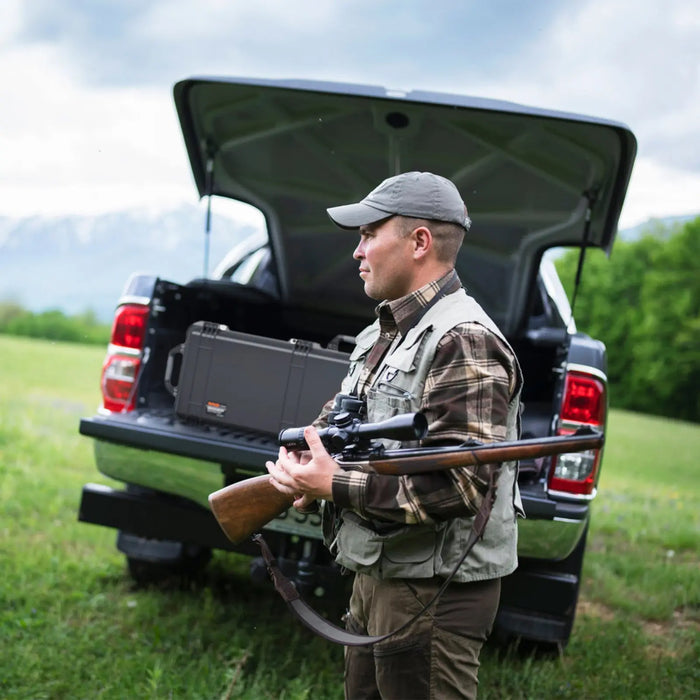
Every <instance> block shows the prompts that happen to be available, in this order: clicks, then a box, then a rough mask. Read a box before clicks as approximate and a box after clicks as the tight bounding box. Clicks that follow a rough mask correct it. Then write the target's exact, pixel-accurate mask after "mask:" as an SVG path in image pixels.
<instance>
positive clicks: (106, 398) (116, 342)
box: [101, 304, 148, 412]
mask: <svg viewBox="0 0 700 700" xmlns="http://www.w3.org/2000/svg"><path fill="white" fill-rule="evenodd" d="M147 322H148V306H146V305H144V304H124V305H123V306H120V307H119V308H118V309H117V312H116V314H115V315H114V323H113V324H112V336H111V339H110V343H109V348H108V349H107V356H106V357H105V361H104V364H103V365H102V382H101V388H102V405H103V407H104V408H105V409H106V410H108V411H117V412H123V411H131V410H133V409H134V407H135V406H136V387H137V384H136V382H137V379H138V375H139V370H140V368H141V359H142V354H143V346H144V339H145V337H146V324H147Z"/></svg>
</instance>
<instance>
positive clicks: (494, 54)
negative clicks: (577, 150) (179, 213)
mask: <svg viewBox="0 0 700 700" xmlns="http://www.w3.org/2000/svg"><path fill="white" fill-rule="evenodd" d="M0 71H1V72H2V75H3V81H2V83H0V102H2V104H3V109H2V110H0V152H2V153H3V158H2V159H1V160H0V187H1V188H2V192H3V197H2V198H0V200H2V202H0V206H1V207H2V208H3V211H8V209H9V208H14V210H15V211H20V210H23V211H34V210H36V209H38V208H43V209H45V210H48V209H51V210H56V209H58V210H60V211H70V210H76V207H89V208H91V210H97V209H99V208H114V207H118V206H119V204H120V202H122V203H124V204H132V203H137V202H140V201H155V200H160V199H163V200H167V199H172V198H182V199H187V200H189V201H192V200H193V199H194V198H195V197H196V193H195V190H194V187H193V184H192V179H191V175H190V173H189V166H188V163H187V158H186V155H185V152H184V147H183V145H182V137H181V135H180V132H179V126H178V124H177V119H176V116H175V112H174V107H173V103H172V96H171V90H172V85H173V83H174V82H176V81H177V80H179V79H181V78H184V77H187V76H190V75H207V74H209V75H238V76H254V77H271V78H314V79H320V80H334V81H340V82H342V81H347V82H358V83H365V84H374V85H383V86H386V87H389V88H398V89H423V90H434V91H445V92H453V93H461V94H469V95H478V96H484V97H496V98H500V99H505V100H509V101H514V102H521V103H524V104H530V105H536V106H541V107H546V108H551V109H561V110H566V111H573V112H578V113H583V114H592V115H595V116H599V117H605V118H611V119H617V120H620V121H623V122H625V123H627V124H629V125H630V127H631V128H632V129H633V131H634V132H635V134H636V135H637V137H638V140H639V161H638V167H636V168H635V171H634V174H633V179H632V183H631V188H630V194H629V195H628V203H627V204H626V206H625V210H624V216H625V217H627V218H638V219H639V218H642V217H643V216H644V212H645V211H654V212H659V210H660V209H661V208H662V207H663V206H664V203H667V205H668V207H669V210H668V213H670V214H675V213H688V210H687V209H684V210H683V211H678V210H676V209H674V208H673V207H677V206H683V207H686V206H689V207H692V208H691V209H690V211H697V210H698V209H700V204H696V205H693V202H694V201H697V202H700V194H699V193H698V191H697V173H699V172H700V133H699V131H698V118H697V115H698V114H700V6H698V5H697V3H689V2H687V0H666V2H664V3H660V2H657V1H656V0H639V2H636V3H634V4H632V3H630V2H629V0H565V1H563V2H562V1H561V0H542V1H540V2H537V3H527V4H525V3H522V2H521V0H491V1H490V2H477V1H475V0H432V2H431V3H429V4H427V3H425V2H424V1H423V0H388V1H387V2H384V3H377V2H376V1H375V0H352V1H350V0H317V2H316V3H314V4H313V9H310V6H309V5H308V4H307V3H302V2H294V1H293V0H256V2H254V3H247V2H230V0H200V1H199V2H198V3H192V2H191V0H150V1H147V0H120V1H119V2H116V1H115V0H92V1H91V2H85V0H63V1H62V2H60V3H56V2H54V1H53V0H32V2H22V0H5V2H4V3H3V23H2V25H0ZM674 192H675V193H676V194H673V193H674ZM680 192H683V193H685V194H684V195H683V196H682V197H681V196H680V195H679V194H677V193H680ZM642 193H643V194H642ZM645 197H652V199H651V200H645ZM0 213H2V212H0ZM654 215H660V214H654Z"/></svg>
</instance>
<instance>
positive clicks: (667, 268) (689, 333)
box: [556, 217, 700, 422]
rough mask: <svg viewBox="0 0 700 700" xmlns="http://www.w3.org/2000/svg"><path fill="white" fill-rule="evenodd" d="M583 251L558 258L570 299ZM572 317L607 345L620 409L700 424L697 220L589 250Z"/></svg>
mask: <svg viewBox="0 0 700 700" xmlns="http://www.w3.org/2000/svg"><path fill="white" fill-rule="evenodd" d="M578 255H579V254H578V251H573V250H572V251H568V252H567V253H566V254H565V255H564V256H562V257H561V258H559V259H558V260H557V261H556V266H557V270H558V271H559V274H560V277H561V279H562V283H563V284H564V286H565V288H566V289H567V292H568V293H569V296H571V292H572V290H573V280H574V276H575V274H574V273H575V269H576V265H577V261H578ZM575 317H576V325H577V327H578V329H579V330H581V331H583V332H584V333H588V334H589V335H591V336H593V337H594V338H599V339H600V340H602V341H603V342H604V343H605V344H606V346H607V347H608V380H609V382H610V397H611V404H612V405H613V406H614V407H615V408H625V409H628V410H632V411H639V412H641V413H649V414H654V415H660V416H667V417H669V418H680V419H682V420H689V421H694V422H700V398H699V395H698V392H697V386H698V385H699V383H700V320H699V319H700V217H698V218H696V219H694V220H692V221H689V222H688V223H686V224H685V225H684V226H677V225H676V226H674V227H669V228H664V227H663V226H661V225H660V224H658V223H657V224H656V225H655V226H654V225H652V226H651V227H649V228H648V229H647V230H646V231H645V232H644V233H643V235H642V236H641V238H639V239H637V240H634V241H620V242H619V243H617V244H616V245H615V249H614V251H613V254H612V256H611V258H610V260H607V259H606V258H605V257H604V255H603V254H602V253H601V251H591V252H590V253H589V254H588V255H587V257H586V264H585V265H584V271H583V276H582V280H581V286H580V289H579V293H578V299H577V303H576V309H575Z"/></svg>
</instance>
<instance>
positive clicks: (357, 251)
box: [352, 241, 365, 260]
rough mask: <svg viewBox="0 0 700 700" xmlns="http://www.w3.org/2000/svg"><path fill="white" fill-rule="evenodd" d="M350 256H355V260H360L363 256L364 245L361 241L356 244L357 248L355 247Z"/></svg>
mask: <svg viewBox="0 0 700 700" xmlns="http://www.w3.org/2000/svg"><path fill="white" fill-rule="evenodd" d="M352 257H353V258H355V260H361V259H362V258H364V257H365V247H364V245H363V242H362V241H360V242H359V243H358V244H357V248H355V252H354V253H353V254H352Z"/></svg>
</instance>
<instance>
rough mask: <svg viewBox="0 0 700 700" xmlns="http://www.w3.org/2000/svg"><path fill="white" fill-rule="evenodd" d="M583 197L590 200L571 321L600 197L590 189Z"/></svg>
mask: <svg viewBox="0 0 700 700" xmlns="http://www.w3.org/2000/svg"><path fill="white" fill-rule="evenodd" d="M583 196H584V197H585V198H586V199H587V200H588V206H587V207H586V218H585V223H584V226H583V237H582V238H581V252H580V253H579V256H578V265H577V267H576V278H575V280H574V291H573V294H572V296H571V320H573V318H574V306H575V305H576V297H577V296H578V288H579V284H580V283H581V272H582V270H583V261H584V260H585V258H586V248H587V247H588V241H589V239H590V236H591V218H592V212H593V206H594V204H595V202H596V199H597V197H598V192H597V190H594V189H590V190H586V191H585V192H584V193H583Z"/></svg>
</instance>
